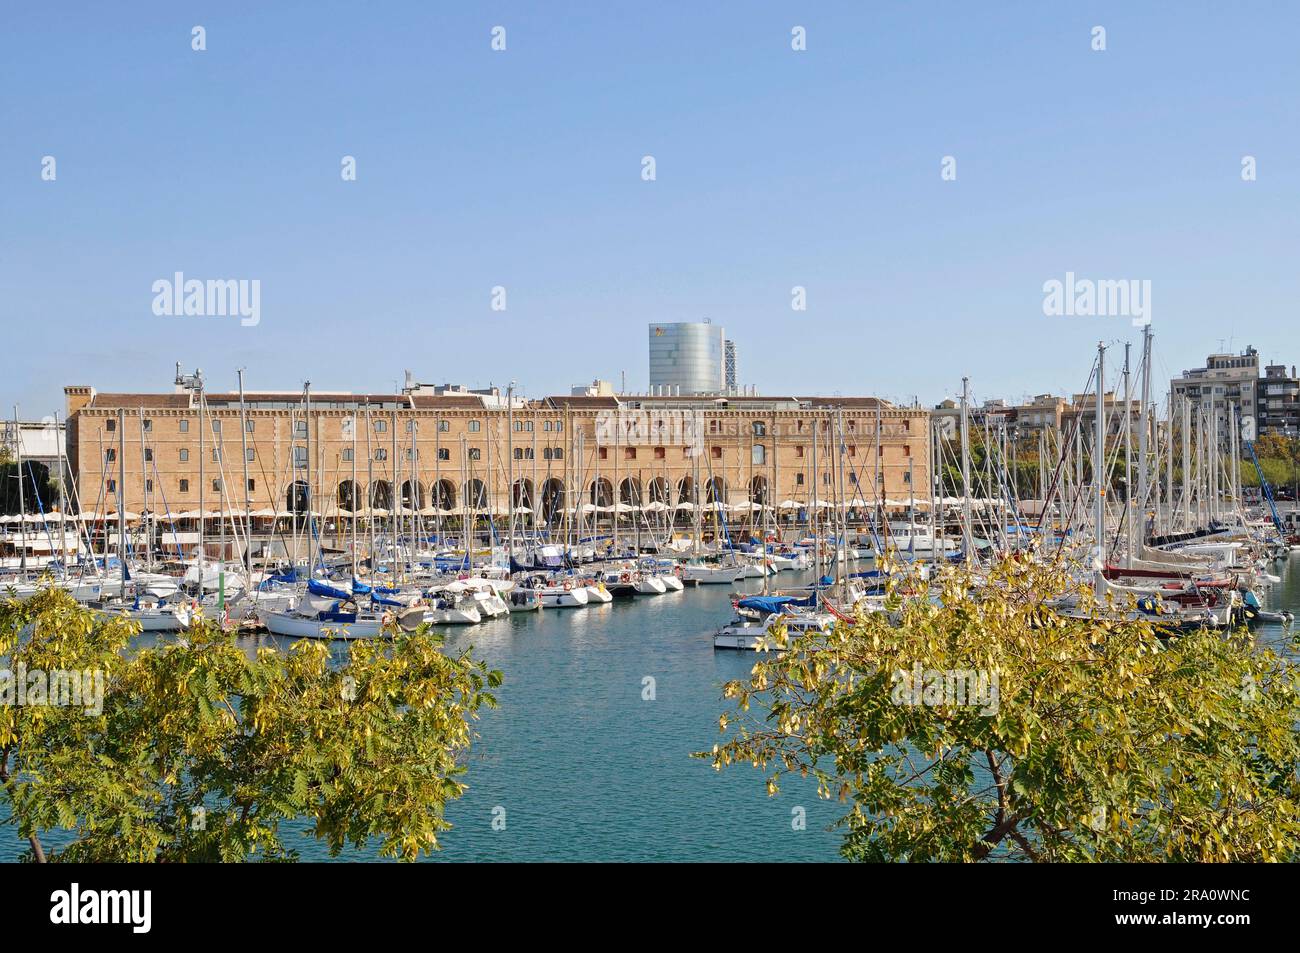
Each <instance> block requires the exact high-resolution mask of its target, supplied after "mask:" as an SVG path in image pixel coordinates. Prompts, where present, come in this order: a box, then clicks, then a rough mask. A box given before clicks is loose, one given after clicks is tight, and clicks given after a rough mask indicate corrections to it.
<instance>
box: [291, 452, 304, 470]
mask: <svg viewBox="0 0 1300 953" xmlns="http://www.w3.org/2000/svg"><path fill="white" fill-rule="evenodd" d="M293 465H294V468H295V469H298V470H305V469H307V448H306V447H294V448H293Z"/></svg>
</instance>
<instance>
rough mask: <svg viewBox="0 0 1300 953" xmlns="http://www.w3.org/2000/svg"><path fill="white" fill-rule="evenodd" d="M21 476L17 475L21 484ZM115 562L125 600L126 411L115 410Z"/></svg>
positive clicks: (121, 409)
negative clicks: (119, 569) (120, 575)
mask: <svg viewBox="0 0 1300 953" xmlns="http://www.w3.org/2000/svg"><path fill="white" fill-rule="evenodd" d="M21 477H22V474H21V473H20V474H19V478H20V483H21ZM117 562H118V565H119V566H120V568H121V571H122V598H123V599H125V598H126V411H125V410H124V409H123V408H121V407H119V408H117Z"/></svg>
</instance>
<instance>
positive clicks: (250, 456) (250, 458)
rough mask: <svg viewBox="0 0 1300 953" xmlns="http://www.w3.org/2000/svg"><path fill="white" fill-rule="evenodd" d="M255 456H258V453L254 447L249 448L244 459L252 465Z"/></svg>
mask: <svg viewBox="0 0 1300 953" xmlns="http://www.w3.org/2000/svg"><path fill="white" fill-rule="evenodd" d="M255 456H257V451H256V450H254V449H253V448H252V447H249V448H248V451H247V452H246V453H245V454H244V459H245V460H247V461H248V462H249V463H252V462H253V458H254V457H255Z"/></svg>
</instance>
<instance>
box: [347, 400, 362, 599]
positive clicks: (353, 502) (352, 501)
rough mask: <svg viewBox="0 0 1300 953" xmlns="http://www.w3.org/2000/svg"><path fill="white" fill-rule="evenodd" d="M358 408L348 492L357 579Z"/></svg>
mask: <svg viewBox="0 0 1300 953" xmlns="http://www.w3.org/2000/svg"><path fill="white" fill-rule="evenodd" d="M357 423H358V421H357V408H356V407H353V408H352V428H351V429H352V486H351V488H350V490H349V492H348V509H350V510H351V511H352V578H353V579H356V578H357V513H358V511H359V510H360V509H361V501H360V500H358V499H357Z"/></svg>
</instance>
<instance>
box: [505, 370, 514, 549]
mask: <svg viewBox="0 0 1300 953" xmlns="http://www.w3.org/2000/svg"><path fill="white" fill-rule="evenodd" d="M506 499H507V500H508V501H509V503H508V505H509V507H510V514H509V517H508V518H507V520H506V566H507V567H508V566H509V565H510V555H511V554H512V553H514V551H515V382H514V381H511V382H510V383H509V384H507V385H506Z"/></svg>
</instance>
